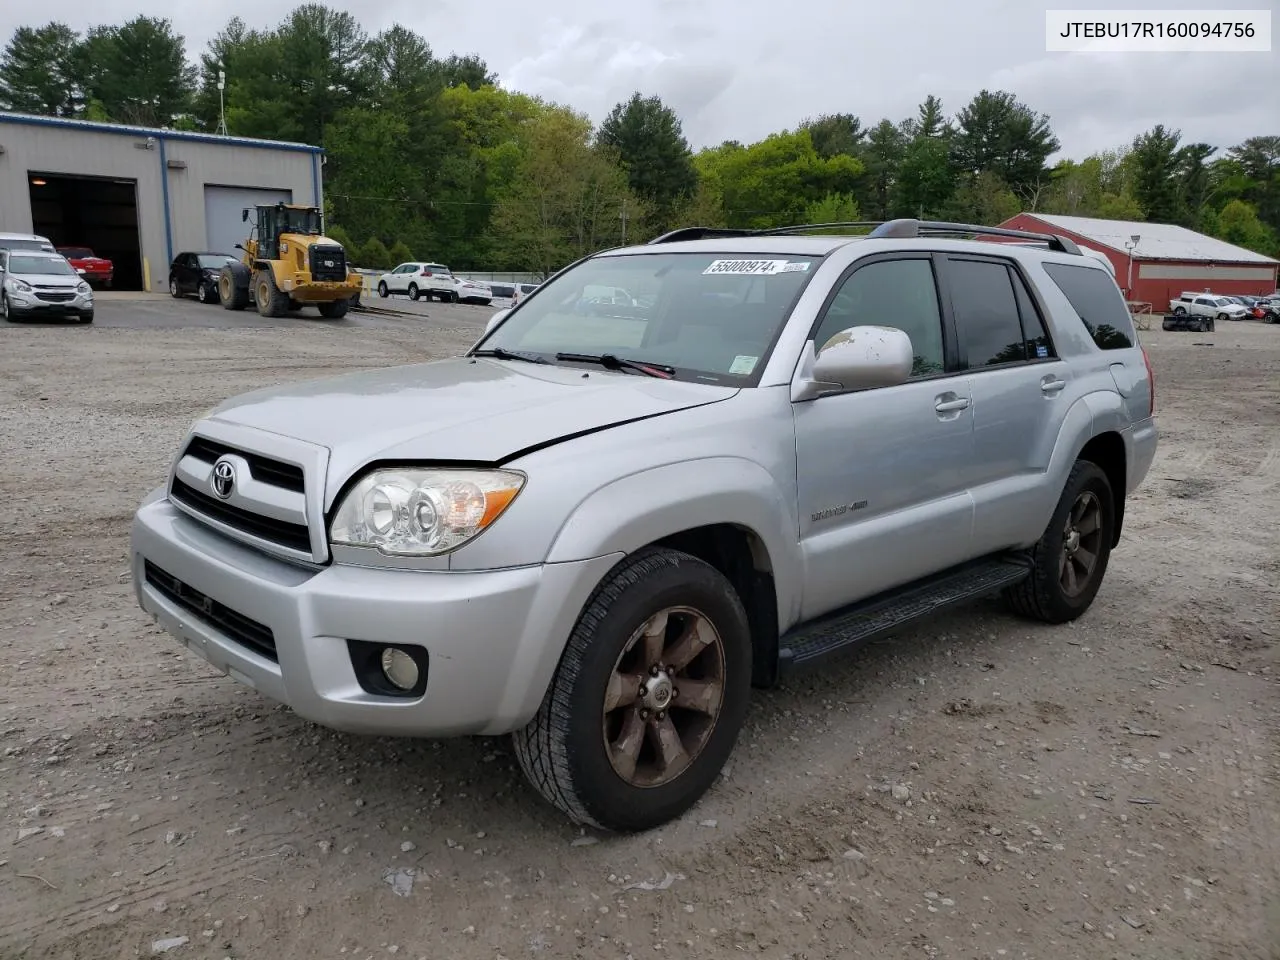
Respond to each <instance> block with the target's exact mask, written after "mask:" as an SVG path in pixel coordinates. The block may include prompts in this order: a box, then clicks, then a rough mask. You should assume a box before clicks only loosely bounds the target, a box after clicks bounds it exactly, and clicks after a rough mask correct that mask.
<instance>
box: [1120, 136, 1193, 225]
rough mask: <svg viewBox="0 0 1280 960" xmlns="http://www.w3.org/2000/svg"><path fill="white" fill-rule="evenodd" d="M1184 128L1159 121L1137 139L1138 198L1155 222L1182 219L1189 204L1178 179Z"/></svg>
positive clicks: (1174, 221) (1135, 182) (1135, 172)
mask: <svg viewBox="0 0 1280 960" xmlns="http://www.w3.org/2000/svg"><path fill="white" fill-rule="evenodd" d="M1181 139H1182V134H1181V132H1179V131H1177V130H1167V129H1165V126H1164V124H1162V123H1158V124H1156V125H1155V126H1154V127H1152V128H1151V129H1150V130H1149V131H1147V132H1146V133H1142V134H1139V135H1138V136H1137V137H1135V138H1134V140H1133V150H1132V153H1131V155H1132V157H1133V165H1134V189H1133V193H1134V198H1135V199H1136V200H1137V201H1138V204H1139V206H1141V207H1142V210H1143V213H1145V214H1146V218H1147V219H1148V220H1150V221H1152V222H1153V223H1179V222H1181V221H1182V220H1183V219H1185V207H1184V204H1183V198H1182V191H1181V189H1180V184H1179V181H1178V168H1179V157H1178V141H1180V140H1181Z"/></svg>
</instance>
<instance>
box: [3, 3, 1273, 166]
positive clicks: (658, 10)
mask: <svg viewBox="0 0 1280 960" xmlns="http://www.w3.org/2000/svg"><path fill="white" fill-rule="evenodd" d="M1132 2H1133V5H1135V6H1136V5H1139V4H1141V3H1143V2H1144V0H1132ZM1187 2H1188V3H1190V2H1191V0H1187ZM295 5H296V3H295V2H291V0H220V2H219V3H218V4H217V5H216V7H213V8H209V7H200V6H192V5H186V6H183V5H176V6H175V5H174V4H173V3H172V2H171V0H62V2H61V3H60V4H59V5H58V10H57V13H58V16H59V17H61V18H62V19H63V20H65V21H67V22H69V23H73V24H80V25H85V24H93V23H103V22H117V21H121V20H124V19H126V18H128V17H131V16H136V15H138V14H140V13H143V14H147V15H151V16H159V17H169V18H171V19H172V20H173V21H174V25H175V27H176V28H177V29H178V31H179V32H181V33H182V34H183V35H184V36H185V37H186V38H187V42H188V46H189V48H190V52H191V55H192V57H193V58H194V57H195V56H196V55H198V54H199V53H200V52H201V51H202V50H203V49H204V45H205V44H206V43H207V42H208V40H209V39H210V38H211V37H212V36H213V35H214V34H215V33H216V32H217V31H218V30H220V29H221V28H222V26H223V25H224V23H225V21H226V19H227V18H229V17H231V16H234V15H239V16H241V17H242V18H244V20H245V21H246V22H247V23H249V24H250V25H251V26H255V27H260V28H265V27H270V26H272V25H274V24H275V23H278V22H279V21H280V20H281V19H283V17H284V16H285V15H286V14H287V13H288V11H289V10H290V9H291V8H292V7H293V6H295ZM332 5H333V6H335V7H338V8H341V9H346V10H349V11H351V12H352V13H354V14H355V15H356V16H357V17H358V18H359V19H360V20H361V22H362V23H363V24H364V26H365V27H366V29H368V30H369V31H370V32H377V31H379V30H382V29H385V28H387V27H389V26H391V25H392V24H393V23H401V24H403V25H405V26H407V27H409V28H411V29H414V30H417V31H418V32H420V33H421V34H422V35H423V36H424V37H425V38H426V39H427V40H428V41H429V42H430V43H431V46H432V48H433V49H434V50H435V51H436V52H437V54H439V55H441V56H444V55H447V54H448V53H450V52H459V53H476V54H479V55H480V56H481V57H483V58H484V59H485V60H486V61H487V62H488V64H489V66H490V68H491V69H493V70H495V71H496V72H497V73H498V74H499V76H500V77H502V79H503V81H504V83H505V84H506V85H508V86H509V87H512V88H514V89H519V90H522V91H524V92H527V93H531V94H537V95H540V96H543V97H545V98H547V99H551V100H555V101H557V102H561V103H565V104H567V105H570V106H572V107H574V108H575V109H578V110H580V111H582V112H585V113H587V114H588V115H589V116H590V117H591V118H592V119H593V120H595V121H597V122H598V121H600V120H601V119H603V117H604V116H605V115H606V114H607V113H608V111H609V110H610V109H611V108H612V107H613V105H614V104H615V103H617V102H619V101H622V100H626V99H627V98H628V97H630V96H631V94H632V93H634V92H636V91H640V92H641V93H643V94H645V95H650V94H656V95H658V96H660V97H662V99H663V100H664V101H665V102H667V103H668V104H670V105H671V106H672V107H673V108H675V109H676V110H677V111H678V112H679V114H680V116H681V119H682V121H683V123H684V129H685V133H686V135H687V136H688V137H689V138H690V140H691V141H693V143H694V145H695V146H703V145H710V144H715V143H719V142H720V141H722V140H726V139H736V140H742V141H752V140H758V139H760V138H761V137H764V136H765V135H767V134H768V133H770V132H772V131H775V130H781V129H784V128H792V129H794V127H795V126H796V124H798V123H799V122H800V121H801V120H803V119H804V118H805V117H809V116H816V115H818V114H822V113H832V112H848V113H854V114H857V115H858V116H859V117H861V118H862V120H863V122H864V123H865V124H867V125H874V124H875V123H876V122H878V121H879V120H880V119H881V118H883V117H889V118H890V119H893V120H895V121H896V120H900V119H903V118H905V117H907V116H910V115H912V114H914V113H915V110H916V106H917V105H918V104H919V103H920V101H921V100H923V99H924V97H925V96H926V95H927V94H930V93H932V94H935V95H937V96H939V97H941V98H942V101H943V108H944V110H945V111H946V112H947V113H948V114H954V113H955V112H956V111H957V110H958V109H960V108H961V107H962V106H964V104H965V103H967V102H968V101H969V100H970V99H971V98H972V97H973V96H974V94H976V93H977V92H978V91H979V90H982V89H984V88H986V89H1005V90H1009V91H1011V92H1012V93H1014V94H1015V95H1016V96H1017V97H1018V98H1019V99H1021V100H1022V101H1023V102H1025V103H1027V104H1028V105H1029V106H1031V107H1032V108H1033V109H1035V110H1037V111H1039V112H1042V113H1047V114H1048V115H1049V116H1050V119H1051V121H1052V124H1053V127H1054V130H1055V132H1056V133H1057V135H1058V138H1059V139H1060V140H1061V141H1062V144H1063V152H1064V153H1065V154H1067V155H1070V156H1083V155H1085V154H1087V153H1090V152H1093V151H1096V150H1100V149H1105V148H1108V147H1118V146H1121V145H1124V144H1127V143H1129V142H1131V141H1132V139H1133V137H1134V136H1135V135H1136V134H1138V133H1141V132H1142V131H1144V130H1146V129H1149V128H1150V127H1151V126H1153V125H1154V124H1155V123H1164V124H1165V125H1166V126H1167V127H1171V128H1173V129H1181V130H1182V133H1183V139H1184V140H1186V141H1197V140H1204V141H1207V142H1209V143H1213V144H1215V145H1217V146H1220V147H1224V148H1225V147H1227V146H1230V145H1232V144H1235V143H1238V142H1239V141H1241V140H1243V139H1244V138H1245V137H1249V136H1255V135H1260V134H1267V133H1280V129H1277V127H1278V125H1280V121H1278V120H1277V118H1280V55H1277V53H1276V52H1274V51H1273V52H1271V53H1256V54H1126V55H1116V54H1062V53H1055V54H1049V53H1046V52H1045V10H1046V9H1049V8H1062V7H1073V6H1074V7H1080V8H1090V7H1092V8H1096V7H1099V6H1104V5H1103V4H1099V3H1098V2H1097V0H965V2H963V3H959V2H955V0H894V2H892V3H889V4H870V3H851V2H849V0H809V2H808V3H806V4H803V5H802V4H795V3H790V4H789V3H779V2H778V0H699V3H697V4H690V3H688V2H686V0H631V2H628V3H601V2H599V0H540V2H538V3H536V4H534V3H528V2H527V0H485V2H484V3H464V2H462V0H425V2H423V0H361V2H358V3H357V2H356V0H334V2H333V3H332ZM1146 5H1148V6H1153V4H1152V2H1151V0H1146ZM1269 5H1270V6H1274V4H1269ZM1195 6H1196V7H1198V8H1219V9H1231V8H1234V7H1238V6H1239V4H1237V3H1235V2H1234V0H1198V2H1196V3H1195ZM1255 6H1258V5H1257V4H1255ZM41 19H42V18H41ZM31 22H39V19H36V20H33V18H31V17H30V16H29V15H28V14H27V13H26V12H25V9H24V8H23V7H22V5H20V4H17V3H6V4H0V34H3V35H7V34H9V33H11V32H12V30H13V29H14V28H15V27H17V26H19V25H20V24H23V23H31Z"/></svg>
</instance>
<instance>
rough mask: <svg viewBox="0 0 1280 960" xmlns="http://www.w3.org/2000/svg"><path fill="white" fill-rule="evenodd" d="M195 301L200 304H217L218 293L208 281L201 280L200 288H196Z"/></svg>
mask: <svg viewBox="0 0 1280 960" xmlns="http://www.w3.org/2000/svg"><path fill="white" fill-rule="evenodd" d="M196 299H197V300H199V301H200V302H201V303H217V302H218V291H217V289H216V288H215V287H214V286H213V284H212V283H210V282H209V281H207V280H201V281H200V286H198V287H196Z"/></svg>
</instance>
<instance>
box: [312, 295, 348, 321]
mask: <svg viewBox="0 0 1280 960" xmlns="http://www.w3.org/2000/svg"><path fill="white" fill-rule="evenodd" d="M316 306H317V307H318V308H319V309H320V316H322V317H324V318H326V319H328V320H337V319H340V318H342V317H345V316H346V315H347V311H348V310H350V309H351V301H350V300H334V301H333V302H331V303H318V304H316Z"/></svg>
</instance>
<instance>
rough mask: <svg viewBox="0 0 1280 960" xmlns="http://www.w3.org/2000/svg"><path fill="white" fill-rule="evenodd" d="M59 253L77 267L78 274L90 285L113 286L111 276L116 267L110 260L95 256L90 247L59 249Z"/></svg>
mask: <svg viewBox="0 0 1280 960" xmlns="http://www.w3.org/2000/svg"><path fill="white" fill-rule="evenodd" d="M58 252H59V253H60V254H62V255H63V256H64V257H66V258H67V260H68V261H69V262H70V264H71V266H73V267H75V269H76V273H78V274H80V276H82V277H84V278H85V280H87V281H88V282H89V283H90V284H101V285H102V286H104V287H109V286H111V275H112V274H113V273H114V272H115V267H114V266H113V265H112V263H111V261H110V260H104V259H103V258H102V257H99V256H95V255H94V252H93V251H92V250H90V249H89V248H88V247H59V248H58Z"/></svg>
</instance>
